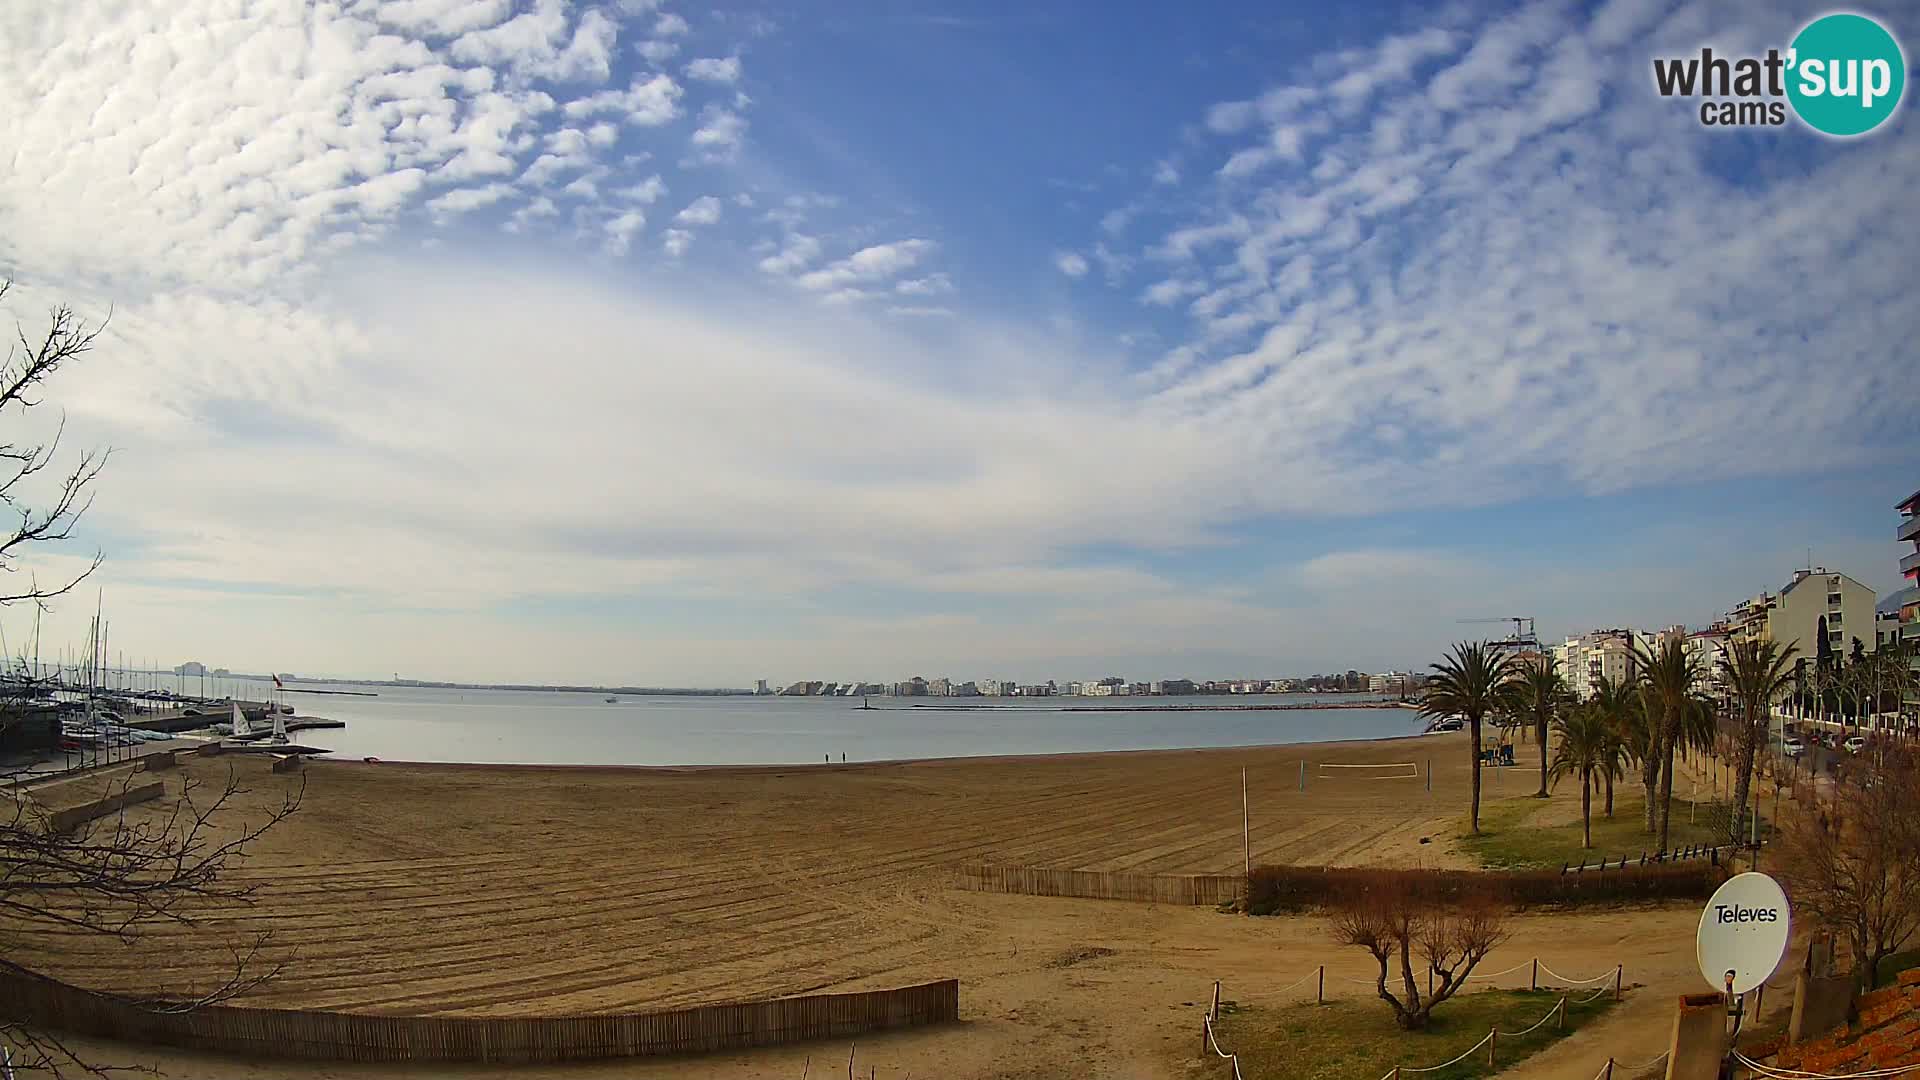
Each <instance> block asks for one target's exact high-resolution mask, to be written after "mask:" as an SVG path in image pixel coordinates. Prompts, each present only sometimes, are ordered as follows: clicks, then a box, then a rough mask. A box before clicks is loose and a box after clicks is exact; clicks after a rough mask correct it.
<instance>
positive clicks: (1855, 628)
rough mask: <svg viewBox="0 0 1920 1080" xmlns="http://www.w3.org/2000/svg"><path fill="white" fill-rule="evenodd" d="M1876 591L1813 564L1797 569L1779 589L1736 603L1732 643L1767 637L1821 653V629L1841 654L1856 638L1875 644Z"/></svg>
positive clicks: (1730, 624) (1801, 652)
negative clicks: (1775, 591)
mask: <svg viewBox="0 0 1920 1080" xmlns="http://www.w3.org/2000/svg"><path fill="white" fill-rule="evenodd" d="M1876 599H1877V598H1876V597H1875V596H1874V594H1873V590H1872V589H1869V588H1867V587H1866V586H1865V585H1862V584H1861V583H1860V582H1858V581H1856V580H1854V579H1853V578H1852V577H1849V576H1848V575H1846V574H1842V573H1839V572H1837V571H1834V570H1829V569H1827V568H1826V567H1824V566H1813V567H1808V568H1806V569H1802V570H1795V571H1794V572H1793V579H1792V580H1791V581H1789V582H1787V583H1786V584H1785V585H1783V586H1781V588H1780V591H1779V592H1777V593H1761V594H1760V595H1758V596H1756V597H1753V598H1751V599H1748V600H1742V601H1741V602H1740V603H1739V604H1736V605H1735V606H1734V608H1733V610H1732V611H1729V612H1728V613H1727V619H1726V622H1727V627H1728V631H1729V634H1728V637H1729V640H1732V641H1749V640H1753V639H1756V638H1765V639H1769V640H1772V641H1775V642H1778V643H1779V644H1780V645H1781V647H1782V648H1784V647H1786V646H1788V645H1792V646H1794V647H1795V648H1796V649H1798V650H1799V651H1798V652H1797V653H1796V654H1795V655H1797V656H1806V657H1812V656H1816V655H1818V653H1819V648H1820V631H1821V629H1822V628H1824V629H1825V630H1826V634H1827V645H1828V647H1829V648H1831V649H1832V650H1833V651H1834V652H1835V653H1841V654H1844V653H1847V652H1849V651H1850V650H1851V649H1852V648H1853V641H1854V639H1855V638H1858V639H1859V640H1860V644H1861V647H1862V648H1863V649H1866V650H1868V651H1872V649H1873V648H1874V646H1875V640H1874V627H1875V615H1874V611H1875V601H1876Z"/></svg>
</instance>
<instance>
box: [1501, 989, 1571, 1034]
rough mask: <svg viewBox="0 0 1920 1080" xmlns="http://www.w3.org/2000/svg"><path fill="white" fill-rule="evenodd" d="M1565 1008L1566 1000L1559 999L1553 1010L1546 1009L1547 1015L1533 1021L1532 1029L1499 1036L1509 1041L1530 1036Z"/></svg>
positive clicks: (1508, 1032) (1507, 1032) (1505, 1032)
mask: <svg viewBox="0 0 1920 1080" xmlns="http://www.w3.org/2000/svg"><path fill="white" fill-rule="evenodd" d="M1566 1007H1567V999H1566V998H1561V999H1560V1002H1559V1004H1557V1005H1555V1006H1554V1007H1553V1008H1551V1009H1548V1010H1547V1015H1545V1016H1543V1017H1541V1018H1540V1019H1538V1020H1535V1021H1534V1022H1533V1026H1532V1027H1530V1028H1525V1029H1523V1030H1520V1031H1502V1032H1501V1033H1500V1034H1502V1035H1505V1036H1506V1037H1507V1038H1509V1039H1517V1038H1519V1037H1520V1036H1522V1035H1531V1034H1533V1033H1534V1032H1535V1031H1538V1030H1539V1029H1540V1025H1542V1024H1544V1023H1546V1022H1547V1021H1549V1020H1551V1019H1553V1018H1554V1017H1555V1016H1556V1015H1558V1014H1559V1013H1560V1012H1561V1010H1563V1009H1565V1008H1566Z"/></svg>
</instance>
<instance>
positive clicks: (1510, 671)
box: [1420, 641, 1514, 836]
mask: <svg viewBox="0 0 1920 1080" xmlns="http://www.w3.org/2000/svg"><path fill="white" fill-rule="evenodd" d="M1432 667H1433V671H1434V674H1433V675H1432V676H1430V677H1429V678H1428V679H1427V696H1426V697H1425V698H1423V699H1421V702H1420V712H1421V713H1422V714H1424V715H1426V716H1431V717H1455V716H1457V717H1459V718H1461V719H1463V720H1465V721H1466V722H1467V731H1468V733H1469V740H1468V744H1467V748H1468V753H1469V754H1470V755H1471V756H1472V758H1473V804H1472V808H1471V811H1470V815H1469V818H1468V821H1469V823H1470V825H1471V827H1472V831H1473V833H1474V835H1476V836H1477V835H1479V833H1480V725H1481V723H1482V722H1484V721H1485V720H1486V719H1487V718H1488V717H1489V716H1499V715H1501V714H1502V713H1507V712H1511V711H1512V709H1513V675H1514V664H1513V658H1512V657H1511V656H1508V655H1507V654H1505V653H1503V652H1501V651H1500V650H1499V649H1497V648H1495V647H1494V646H1493V645H1491V644H1489V643H1488V642H1485V641H1462V642H1460V643H1459V644H1456V645H1455V646H1454V647H1453V651H1452V652H1451V653H1449V654H1448V655H1447V656H1446V657H1444V658H1443V659H1442V660H1441V661H1440V662H1439V663H1437V664H1434V665H1432Z"/></svg>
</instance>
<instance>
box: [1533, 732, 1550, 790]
mask: <svg viewBox="0 0 1920 1080" xmlns="http://www.w3.org/2000/svg"><path fill="white" fill-rule="evenodd" d="M1533 734H1534V738H1535V739H1536V740H1537V741H1538V742H1539V743H1540V790H1539V791H1537V792H1535V793H1534V796H1533V797H1534V798H1536V799H1544V798H1546V797H1547V718H1546V717H1545V716H1541V717H1539V718H1537V719H1536V720H1535V721H1534V725H1533Z"/></svg>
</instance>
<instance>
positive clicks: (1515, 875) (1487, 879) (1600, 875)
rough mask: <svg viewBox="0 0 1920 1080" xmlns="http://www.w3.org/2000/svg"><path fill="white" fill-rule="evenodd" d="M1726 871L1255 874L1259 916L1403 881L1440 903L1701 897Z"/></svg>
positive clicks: (1318, 869)
mask: <svg viewBox="0 0 1920 1080" xmlns="http://www.w3.org/2000/svg"><path fill="white" fill-rule="evenodd" d="M1725 877H1726V875H1725V872H1724V871H1723V870H1722V869H1721V868H1719V867H1716V866H1713V865H1711V864H1709V863H1706V862H1687V863H1665V864H1661V865H1658V866H1629V867H1626V868H1625V869H1610V870H1587V871H1585V872H1583V873H1568V874H1562V873H1561V872H1560V871H1558V870H1514V871H1499V870H1384V869H1378V868H1370V867H1329V866H1256V867H1254V869H1253V873H1252V874H1251V875H1250V876H1249V877H1248V879H1247V910H1248V912H1249V913H1251V914H1254V915H1274V914H1280V913H1283V912H1297V911H1307V910H1315V909H1320V908H1324V907H1327V906H1328V905H1329V904H1330V903H1332V902H1333V900H1334V898H1335V897H1336V896H1337V895H1339V894H1342V893H1344V892H1347V891H1349V890H1353V889H1366V888H1368V887H1372V886H1384V885H1385V884H1387V883H1388V882H1393V883H1395V886H1396V888H1400V887H1404V888H1410V889H1414V890H1416V891H1418V892H1419V894H1420V895H1421V896H1423V897H1425V898H1427V899H1430V900H1433V901H1436V902H1449V903H1454V902H1465V901H1467V900H1470V899H1474V898H1477V897H1480V896H1492V897H1494V898H1495V899H1497V900H1498V901H1499V902H1501V903H1504V904H1506V905H1508V906H1510V907H1515V908H1523V909H1524V908H1528V907H1539V906H1548V905H1577V904H1618V903H1623V902H1630V901H1650V900H1699V899H1705V898H1706V897H1709V896H1711V895H1713V890H1714V889H1715V888H1717V887H1718V886H1719V884H1720V882H1721V881H1722V880H1724V879H1725Z"/></svg>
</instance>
